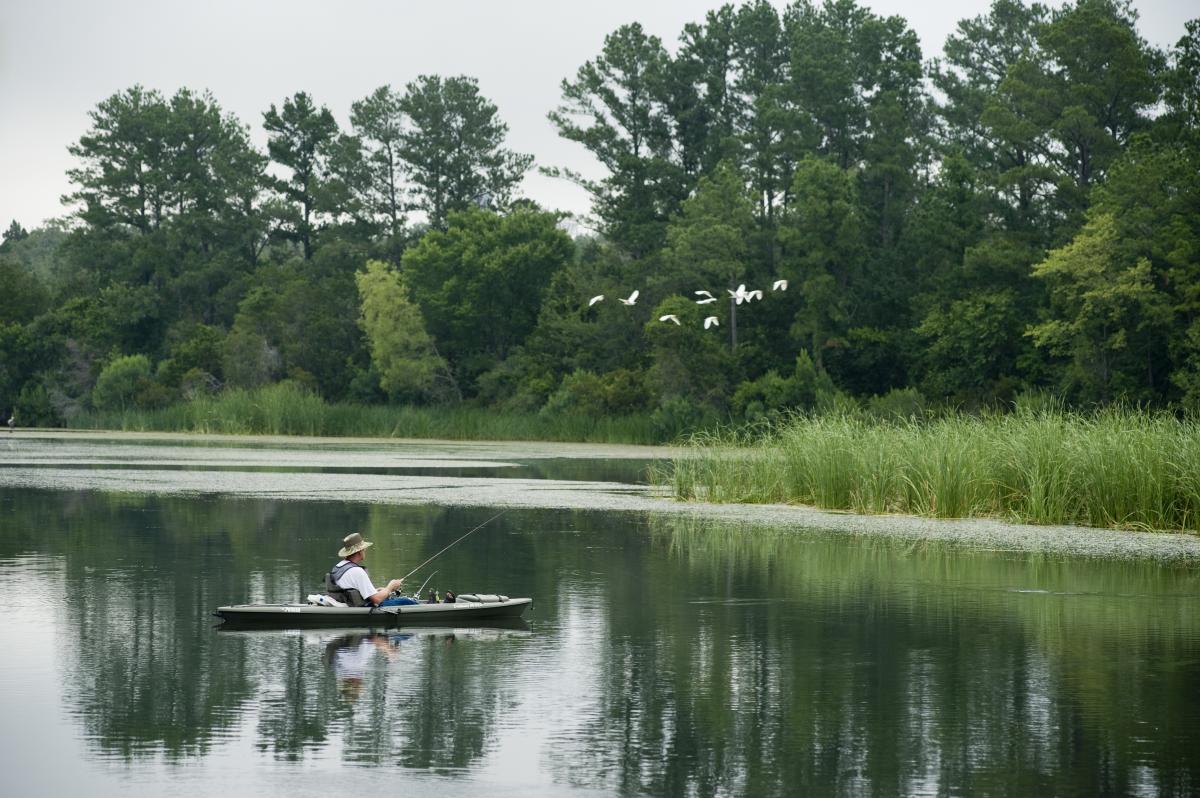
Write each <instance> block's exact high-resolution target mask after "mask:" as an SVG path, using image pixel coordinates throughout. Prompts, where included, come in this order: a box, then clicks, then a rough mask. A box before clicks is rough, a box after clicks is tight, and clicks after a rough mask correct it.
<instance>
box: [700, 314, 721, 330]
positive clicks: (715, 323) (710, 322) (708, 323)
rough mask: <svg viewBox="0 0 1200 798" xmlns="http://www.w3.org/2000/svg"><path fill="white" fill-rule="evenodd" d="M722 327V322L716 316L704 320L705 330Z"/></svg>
mask: <svg viewBox="0 0 1200 798" xmlns="http://www.w3.org/2000/svg"><path fill="white" fill-rule="evenodd" d="M720 326H721V320H720V319H718V318H717V317H716V316H709V317H708V318H706V319H705V320H704V329H706V330H707V329H708V328H709V327H720Z"/></svg>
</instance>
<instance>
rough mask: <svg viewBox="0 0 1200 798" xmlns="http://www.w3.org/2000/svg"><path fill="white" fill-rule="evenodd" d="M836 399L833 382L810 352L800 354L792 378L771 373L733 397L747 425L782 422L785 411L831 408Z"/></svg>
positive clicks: (738, 413) (740, 388) (749, 384)
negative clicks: (779, 420)
mask: <svg viewBox="0 0 1200 798" xmlns="http://www.w3.org/2000/svg"><path fill="white" fill-rule="evenodd" d="M836 395H837V388H835V387H834V384H833V380H831V379H830V378H829V375H828V374H826V373H825V372H824V371H823V370H821V369H819V368H817V366H816V364H815V363H813V360H812V358H811V357H809V355H808V352H806V351H804V350H801V351H800V354H798V355H797V356H796V366H795V369H794V370H793V371H792V373H791V374H788V375H787V376H783V375H781V374H780V373H779V372H777V371H774V370H772V371H768V372H767V373H766V374H764V375H762V376H761V377H759V378H758V379H756V380H748V381H746V382H743V383H742V384H741V385H739V386H738V388H737V391H735V392H734V394H733V402H732V403H733V410H734V412H735V413H736V414H737V415H739V416H742V417H743V418H745V419H746V420H747V421H762V420H764V419H777V418H781V417H782V416H783V415H784V413H785V412H786V411H790V410H803V411H812V410H817V409H821V408H828V407H830V406H831V404H832V403H833V401H834V398H835V397H836Z"/></svg>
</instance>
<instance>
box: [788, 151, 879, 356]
mask: <svg viewBox="0 0 1200 798" xmlns="http://www.w3.org/2000/svg"><path fill="white" fill-rule="evenodd" d="M792 194H793V196H794V199H793V202H792V205H791V207H790V209H789V211H788V213H787V215H786V217H785V219H784V221H783V224H782V226H781V228H780V231H779V237H780V242H781V244H782V246H783V247H784V261H783V273H784V274H785V275H787V277H788V278H790V280H791V281H792V283H793V284H795V285H796V287H797V288H798V289H799V292H800V294H801V295H802V296H803V298H804V303H805V307H804V309H803V311H802V312H801V313H799V314H797V316H796V320H795V322H794V323H793V325H792V333H793V335H796V336H797V337H798V338H800V339H801V340H803V339H807V340H808V344H809V346H810V349H811V354H812V358H813V362H814V363H816V365H817V367H818V368H821V367H822V366H823V361H824V353H825V349H826V347H828V346H829V345H830V344H831V339H834V338H835V337H837V336H838V335H839V334H842V333H844V331H845V330H846V328H847V324H848V322H849V320H850V295H849V292H848V289H850V287H851V284H852V283H853V282H854V280H855V279H856V278H857V277H858V276H859V272H860V269H861V267H862V261H863V257H864V255H865V251H864V246H863V232H862V219H861V215H860V213H859V211H858V207H857V190H856V188H855V186H854V181H853V177H852V175H851V174H850V173H848V172H846V171H843V170H842V169H839V168H838V167H837V166H836V165H835V164H832V163H830V162H828V161H819V160H816V159H812V158H809V159H807V160H805V161H803V162H802V163H801V164H800V165H799V166H798V167H797V168H796V177H795V180H794V182H793V184H792Z"/></svg>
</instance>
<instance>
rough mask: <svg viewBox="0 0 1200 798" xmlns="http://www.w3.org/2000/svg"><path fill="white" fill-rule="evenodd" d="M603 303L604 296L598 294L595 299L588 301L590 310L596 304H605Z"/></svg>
mask: <svg viewBox="0 0 1200 798" xmlns="http://www.w3.org/2000/svg"><path fill="white" fill-rule="evenodd" d="M603 301H604V294H596V295H595V296H594V297H592V298H591V299H589V300H588V307H589V308H590V307H591V306H592V305H594V304H596V303H597V302H603Z"/></svg>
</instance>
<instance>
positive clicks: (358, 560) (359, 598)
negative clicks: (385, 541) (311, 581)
mask: <svg viewBox="0 0 1200 798" xmlns="http://www.w3.org/2000/svg"><path fill="white" fill-rule="evenodd" d="M371 546H372V544H371V543H369V542H368V541H365V540H363V537H362V535H360V534H358V533H357V532H354V533H353V534H350V535H347V536H346V537H344V538H342V548H341V549H340V550H339V551H338V556H339V557H341V558H342V559H341V560H339V561H338V564H337V565H335V566H333V569H332V570H330V572H329V573H328V574H326V576H325V592H326V593H328V594H329V595H331V596H333V597H334V598H335V599H337V600H338V601H342V602H345V603H346V604H349V605H350V606H352V607H361V606H363V605H364V604H372V605H374V606H376V607H385V606H388V605H389V604H393V603H397V604H398V603H404V604H410V603H412V602H411V601H399V600H397V599H389V598H388V595H390V594H391V593H392V591H394V590H399V589H400V588H401V587H403V586H404V580H403V579H393V580H392V581H390V582H388V583H387V584H386V585H384V586H383V587H381V588H379V589H378V590H376V589H375V585H374V584H372V582H371V577H369V576H367V568H366V566H364V565H363V564H362V562H363V559H364V558H365V557H366V552H367V549H368V548H370V547H371Z"/></svg>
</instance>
